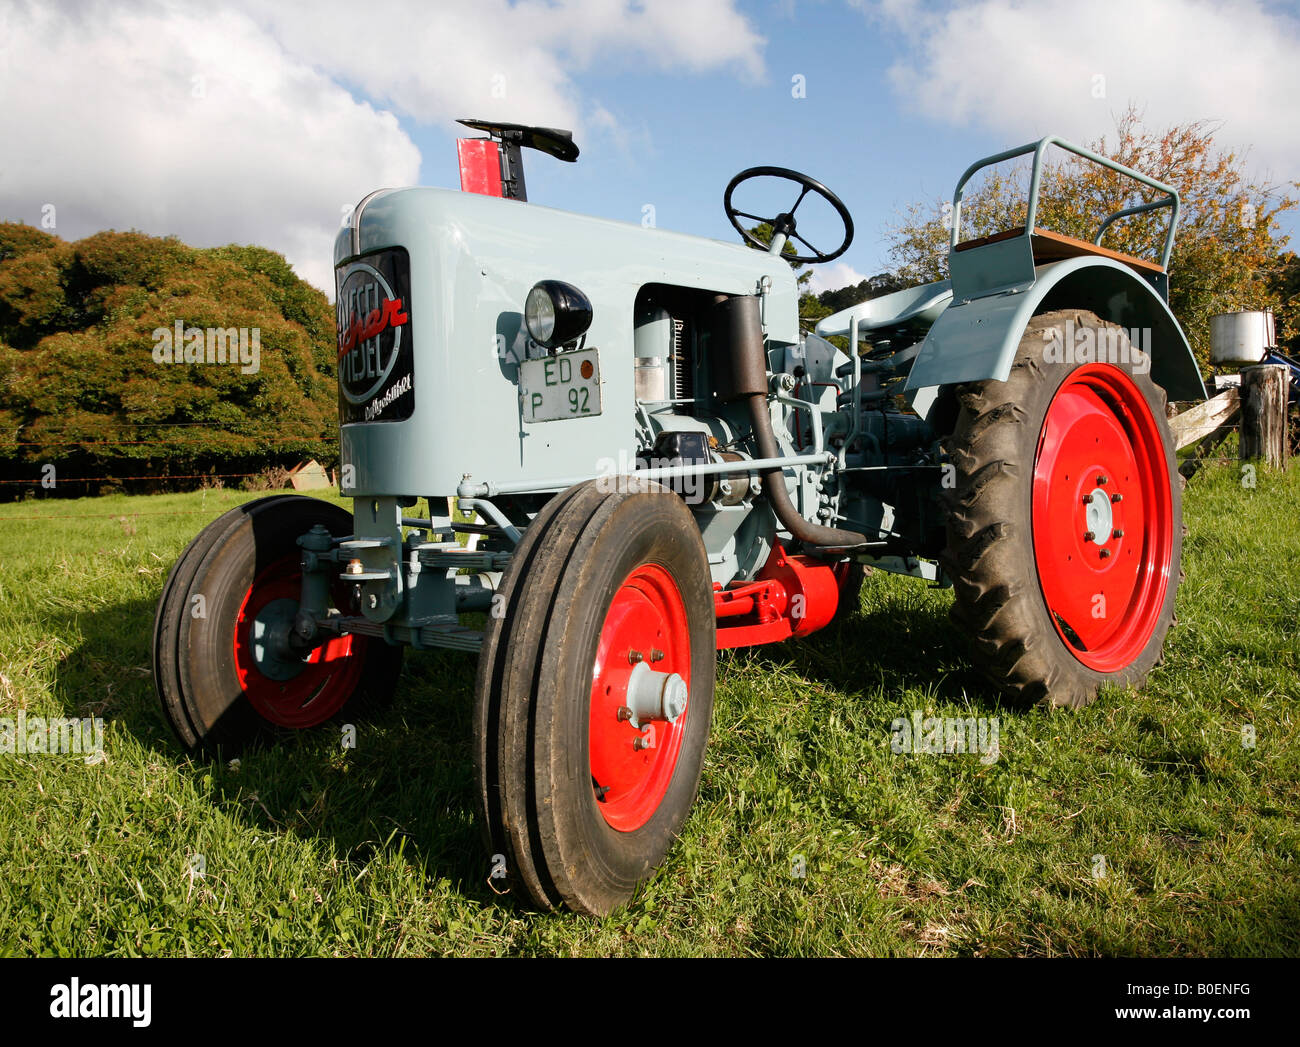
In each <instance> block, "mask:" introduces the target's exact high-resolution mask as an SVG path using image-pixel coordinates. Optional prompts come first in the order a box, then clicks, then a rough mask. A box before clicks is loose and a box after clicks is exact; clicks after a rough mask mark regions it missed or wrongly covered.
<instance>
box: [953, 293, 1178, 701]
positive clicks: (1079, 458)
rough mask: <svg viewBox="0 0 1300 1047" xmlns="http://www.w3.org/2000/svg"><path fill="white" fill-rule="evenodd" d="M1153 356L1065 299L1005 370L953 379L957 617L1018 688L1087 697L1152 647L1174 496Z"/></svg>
mask: <svg viewBox="0 0 1300 1047" xmlns="http://www.w3.org/2000/svg"><path fill="white" fill-rule="evenodd" d="M1085 346H1086V347H1090V349H1089V351H1088V352H1087V353H1086V354H1085V353H1083V352H1081V351H1080V350H1081V347H1085ZM1081 360H1082V361H1083V362H1080V361H1081ZM1149 368H1150V359H1149V357H1146V356H1144V355H1142V354H1139V353H1137V352H1136V351H1135V350H1134V349H1133V348H1132V346H1131V345H1130V344H1129V342H1128V339H1127V337H1125V335H1124V332H1123V330H1122V329H1121V328H1119V327H1116V326H1115V325H1113V324H1108V323H1105V322H1103V321H1102V320H1100V319H1099V318H1098V317H1096V316H1095V315H1093V314H1092V313H1085V312H1076V311H1073V310H1071V311H1068V312H1055V313H1048V314H1044V315H1042V316H1038V317H1035V318H1034V320H1033V321H1032V322H1031V323H1030V325H1029V327H1028V328H1027V329H1026V331H1025V334H1024V336H1023V338H1022V339H1021V343H1020V348H1019V352H1018V353H1017V357H1016V360H1015V363H1014V365H1013V366H1012V368H1011V373H1010V374H1009V375H1008V377H1007V380H1006V381H1005V382H997V381H985V382H977V383H972V384H970V385H967V386H962V387H959V388H958V390H957V395H958V400H959V402H960V404H961V412H960V415H959V418H958V421H957V426H956V429H955V431H954V433H953V436H952V438H951V440H950V443H949V452H950V455H951V457H952V460H953V462H954V464H955V465H956V467H957V484H956V488H955V490H954V491H953V497H952V501H951V511H950V514H949V520H948V547H947V551H946V554H945V558H944V566H945V571H946V572H947V573H948V574H949V576H950V577H951V578H952V579H953V583H954V592H955V602H954V606H953V618H954V620H955V621H956V622H957V623H958V624H960V625H961V626H963V627H964V628H965V629H966V630H967V631H968V632H969V633H970V634H971V636H972V638H973V640H974V645H975V651H976V655H977V658H978V661H979V664H980V666H981V668H982V669H983V670H984V671H985V672H986V674H987V675H989V676H990V678H992V679H993V680H994V681H995V682H996V683H997V684H998V685H999V686H1000V687H1001V688H1002V689H1003V690H1005V691H1007V692H1008V693H1010V694H1011V695H1013V696H1014V697H1016V698H1019V699H1022V700H1025V701H1040V700H1041V701H1046V702H1049V703H1051V704H1054V705H1067V706H1081V705H1086V704H1087V703H1088V702H1090V701H1092V699H1093V698H1094V697H1095V696H1096V694H1097V689H1098V688H1099V687H1100V686H1101V685H1102V684H1106V683H1114V684H1118V685H1120V686H1137V685H1140V684H1141V683H1142V682H1143V680H1144V679H1145V678H1146V676H1147V673H1148V672H1149V671H1150V670H1151V668H1152V667H1153V666H1154V665H1155V664H1156V663H1157V662H1158V660H1159V658H1160V652H1161V648H1162V647H1163V645H1164V641H1165V636H1166V634H1167V633H1168V631H1169V628H1170V626H1171V624H1172V623H1173V620H1174V598H1175V594H1176V591H1177V588H1178V581H1179V573H1180V560H1181V556H1182V495H1181V485H1180V484H1179V483H1178V482H1177V475H1178V474H1177V462H1176V458H1175V455H1174V443H1173V437H1172V434H1171V433H1170V429H1169V424H1168V422H1167V421H1166V419H1165V394H1164V391H1163V390H1162V389H1161V388H1160V387H1159V386H1157V385H1156V384H1155V383H1154V382H1152V381H1151V378H1150V376H1149V374H1148V370H1149Z"/></svg>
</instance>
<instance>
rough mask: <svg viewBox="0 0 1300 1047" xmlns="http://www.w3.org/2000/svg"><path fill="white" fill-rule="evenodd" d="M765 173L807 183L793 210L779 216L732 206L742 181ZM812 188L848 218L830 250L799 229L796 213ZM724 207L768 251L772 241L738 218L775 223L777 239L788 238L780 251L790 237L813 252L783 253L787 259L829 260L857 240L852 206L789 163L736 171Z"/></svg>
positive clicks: (733, 221) (751, 239)
mask: <svg viewBox="0 0 1300 1047" xmlns="http://www.w3.org/2000/svg"><path fill="white" fill-rule="evenodd" d="M765 176H766V177H772V178H784V179H786V180H787V181H790V182H795V183H797V184H798V185H801V186H803V192H801V193H800V194H799V199H798V200H796V201H795V202H794V206H793V207H791V208H790V210H788V211H782V212H781V213H780V214H779V215H777V216H776V217H775V218H762V217H760V216H758V215H756V214H747V213H746V212H744V211H737V210H736V209H735V208H734V207H732V206H731V194H732V193H733V192H734V191H735V189H736V187H737V186H738V185H740V183H741V182H747V181H749V180H750V179H751V178H762V177H765ZM810 192H812V193H816V194H817V195H818V196H821V197H824V198H825V200H826V202H827V203H828V204H830V205H831V206H832V207H833V208H835V212H836V214H838V215H839V216H840V219H841V221H843V222H844V242H843V243H841V244H840V246H839V247H837V248H835V250H834V251H831V252H830V253H829V254H826V253H823V252H821V251H819V250H817V248H815V247H814V246H813V245H812V244H810V243H809V242H808V241H807V240H805V239H804V238H803V237H802V236H800V235H799V233H798V232H797V227H796V225H795V220H794V213H795V211H797V210H798V209H799V205H800V204H801V203H803V198H804V197H805V196H807V195H808V194H809V193H810ZM722 207H723V209H724V210H725V211H726V212H727V217H728V218H729V219H731V224H732V225H734V226H735V227H736V231H737V232H738V233H740V235H741V236H743V237H744V238H745V240H746V241H747V242H748V243H750V244H752V245H753V246H755V247H761V248H762V249H763V250H764V251H769V252H770V251H772V245H771V244H765V243H763V241H762V240H760V239H759V238H758V237H756V236H755V235H754V234H753V233H751V232H750V231H749V230H748V229H746V228H745V227H744V226H743V225H741V224H740V222H739V221H737V219H739V218H749V219H752V220H753V221H755V222H760V223H762V222H766V223H767V224H768V225H770V226H771V227H772V239H773V240H775V239H776V238H777V237H778V236H783V237H784V238H785V239H784V240H783V241H782V246H781V247H779V248H777V251H780V250H782V249H783V248H784V245H785V241H786V240H798V241H799V242H800V243H801V244H803V245H804V247H806V248H808V250H809V251H811V252H812V254H807V255H804V254H795V255H790V254H782V255H781V257H782V258H784V259H785V260H786V261H787V262H829V261H830V260H831V259H832V258H838V257H839V256H840V255H842V254H843V253H844V252H845V251H847V250H848V249H849V244H851V243H853V219H852V218H850V217H849V209H848V208H847V207H845V206H844V201H842V200H841V199H840V198H839V197H838V196H836V195H835V194H834V193H832V192H831V191H830V190H829V189H827V188H826V187H825V186H824V185H822V184H821V182H819V181H817V179H815V178H809V177H808V176H807V175H806V174H800V173H799V172H798V171H791V170H790V169H789V168H788V167H751V168H749V169H748V170H746V171H741V172H740V174H738V175H736V177H735V178H733V179H732V180H731V182H730V183H729V184H728V186H727V191H726V192H725V193H723V194H722ZM772 253H776V252H772Z"/></svg>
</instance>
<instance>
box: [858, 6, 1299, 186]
mask: <svg viewBox="0 0 1300 1047" xmlns="http://www.w3.org/2000/svg"><path fill="white" fill-rule="evenodd" d="M858 6H866V5H863V4H858ZM869 10H870V11H871V16H872V18H873V20H874V21H876V22H877V24H879V25H880V26H881V27H883V28H886V29H888V30H889V31H891V32H894V33H899V34H901V35H902V36H903V37H904V38H905V39H906V41H907V46H908V54H907V56H906V57H905V58H903V59H900V60H899V61H898V62H896V63H895V64H894V65H893V66H892V67H891V68H890V70H889V80H890V83H891V85H892V87H893V89H894V91H895V93H896V95H897V96H898V97H899V98H900V99H904V100H906V101H905V103H904V104H905V105H907V106H909V107H910V108H912V109H914V110H915V111H919V112H920V113H922V114H924V115H925V116H928V117H932V118H935V119H938V120H942V121H945V122H948V123H951V124H956V125H973V126H982V127H986V128H989V129H992V130H994V131H997V132H999V133H1000V134H1003V135H1005V136H1007V139H1008V140H1007V141H1006V145H1008V146H1010V145H1019V144H1021V142H1023V141H1030V140H1032V139H1034V138H1038V137H1041V136H1042V135H1044V134H1049V133H1056V134H1060V135H1062V136H1064V137H1066V138H1068V139H1073V140H1076V141H1077V140H1081V139H1089V138H1093V137H1095V136H1096V135H1098V134H1102V133H1106V132H1112V131H1113V130H1114V116H1115V115H1116V114H1118V113H1120V112H1122V111H1123V110H1124V109H1125V108H1126V107H1127V106H1128V104H1129V103H1130V102H1132V103H1134V104H1136V105H1137V106H1138V108H1139V110H1140V111H1143V112H1144V122H1145V124H1146V125H1147V126H1148V127H1150V128H1153V129H1154V128H1159V127H1164V126H1167V125H1169V124H1174V123H1186V122H1189V121H1193V120H1201V119H1208V120H1211V121H1215V122H1222V129H1221V131H1220V132H1219V134H1218V136H1217V141H1218V142H1219V144H1220V145H1221V146H1228V147H1231V148H1234V149H1238V150H1240V149H1242V148H1244V147H1251V160H1252V162H1253V164H1254V165H1256V166H1257V169H1259V170H1260V171H1261V172H1262V173H1263V174H1264V175H1265V176H1266V177H1272V178H1273V179H1275V180H1285V179H1288V178H1291V179H1294V178H1295V177H1296V176H1297V170H1298V169H1300V121H1297V120H1296V119H1295V101H1294V91H1295V88H1294V81H1295V75H1294V69H1295V55H1296V54H1297V53H1300V20H1297V18H1296V17H1295V16H1294V14H1287V13H1284V12H1282V11H1280V10H1278V9H1277V8H1276V7H1273V8H1270V7H1268V6H1266V5H1265V4H1263V3H1260V2H1258V0H1237V2H1235V3H1232V4H1223V3H1211V2H1208V0H1144V2H1141V3H1134V2H1133V0H1092V2H1090V3H1086V4H1082V3H1078V2H1077V0H1035V2H1034V3H1032V4H1030V3H1021V2H1018V0H980V2H977V3H971V4H964V5H962V6H960V7H957V8H955V9H951V10H944V11H938V10H935V9H933V8H926V9H918V8H916V7H913V6H912V5H910V4H908V3H904V2H899V0H890V2H885V3H879V4H876V5H874V6H872V7H870V8H869ZM1099 77H1100V78H1104V79H1098V78H1099ZM1099 89H1102V90H1104V96H1103V97H1096V95H1097V93H1099Z"/></svg>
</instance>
